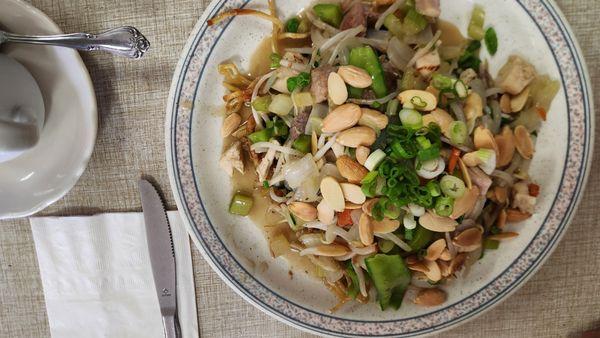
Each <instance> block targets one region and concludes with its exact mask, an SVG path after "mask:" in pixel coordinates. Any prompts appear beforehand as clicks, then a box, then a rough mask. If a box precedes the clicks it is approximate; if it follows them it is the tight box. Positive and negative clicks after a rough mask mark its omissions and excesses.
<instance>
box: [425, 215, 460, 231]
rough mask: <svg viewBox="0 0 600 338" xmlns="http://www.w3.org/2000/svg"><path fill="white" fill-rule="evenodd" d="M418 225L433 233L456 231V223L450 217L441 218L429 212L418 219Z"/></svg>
mask: <svg viewBox="0 0 600 338" xmlns="http://www.w3.org/2000/svg"><path fill="white" fill-rule="evenodd" d="M419 224H421V226H423V227H424V228H425V229H427V230H431V231H433V232H450V231H454V230H455V229H456V226H457V225H458V223H457V222H456V221H455V220H453V219H452V218H450V217H441V216H438V215H435V214H433V213H432V212H431V211H429V212H426V213H425V215H423V216H421V217H419Z"/></svg>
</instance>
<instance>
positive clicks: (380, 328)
mask: <svg viewBox="0 0 600 338" xmlns="http://www.w3.org/2000/svg"><path fill="white" fill-rule="evenodd" d="M473 3H480V4H482V5H483V6H484V7H485V8H486V10H487V13H488V15H487V17H486V23H487V24H490V25H493V26H494V27H495V29H496V30H497V32H498V36H499V41H500V48H499V52H498V54H497V55H496V56H495V57H494V58H492V59H490V62H491V71H492V74H494V75H495V73H496V72H497V70H498V68H499V67H500V66H501V65H502V64H503V63H504V62H505V61H506V59H507V56H508V55H510V54H512V53H518V54H521V55H524V56H525V57H526V58H527V59H529V60H530V61H532V62H533V63H534V64H535V65H536V67H537V69H538V70H539V71H540V72H542V73H548V74H550V75H551V76H552V77H554V78H556V79H560V80H561V84H562V87H561V90H560V91H559V93H558V95H557V97H556V99H555V100H554V102H553V105H552V107H551V110H550V112H549V115H548V120H547V121H546V122H545V123H544V126H543V128H542V131H541V133H540V134H539V138H538V143H537V144H538V147H537V153H536V155H535V158H534V160H533V163H532V167H531V175H532V176H533V177H534V178H535V180H536V181H537V182H539V184H540V185H541V186H542V187H543V191H542V195H541V196H540V198H539V205H538V207H537V213H536V214H535V215H534V216H533V217H532V218H531V219H529V220H528V221H526V222H524V223H523V224H521V225H519V226H518V231H519V233H520V236H519V237H518V238H516V239H514V240H511V241H508V242H506V243H503V244H502V246H501V249H500V250H497V251H495V252H489V253H486V256H485V257H484V258H483V259H482V260H480V261H478V262H477V263H476V264H475V265H474V266H473V267H472V268H471V269H470V272H469V273H468V274H466V275H465V276H463V277H462V278H460V279H459V280H457V281H455V282H453V283H451V284H449V285H448V286H447V287H445V289H446V290H447V292H448V294H449V298H448V301H447V302H446V303H444V304H443V305H441V306H438V307H434V308H422V307H417V306H415V305H413V304H411V303H410V302H408V301H405V302H404V304H403V305H402V307H401V309H400V310H399V311H385V312H381V311H380V310H379V308H378V306H377V304H376V303H375V302H373V303H371V304H368V305H356V304H351V305H347V306H344V307H343V308H342V309H341V310H340V311H338V312H336V313H335V314H330V313H329V312H328V309H329V308H330V307H331V306H332V305H333V304H335V303H336V301H335V299H334V296H333V295H331V294H330V293H329V291H327V290H326V289H325V288H324V287H323V286H322V284H321V283H320V282H318V281H315V280H313V279H311V278H310V277H307V276H305V275H303V274H301V273H296V274H295V275H294V278H293V279H290V278H289V276H288V273H287V272H288V269H289V267H288V265H287V263H286V262H285V261H283V260H281V259H278V260H274V259H272V258H271V257H270V255H269V250H268V248H267V243H266V241H265V239H264V236H263V234H262V233H261V231H260V230H259V229H258V228H257V227H256V226H254V225H253V224H252V222H251V221H250V220H247V219H241V218H238V217H233V216H231V215H230V214H228V212H227V206H228V203H229V200H230V198H231V193H232V186H231V183H230V182H229V178H228V177H227V175H225V174H224V173H223V172H222V171H221V170H220V169H219V167H218V159H219V155H220V152H221V146H222V144H221V137H220V135H219V131H220V125H221V123H222V118H221V117H219V116H218V115H217V114H213V113H212V112H216V111H218V109H219V107H221V106H222V104H223V102H222V100H221V97H222V95H223V94H224V89H223V88H222V87H221V86H220V85H219V84H220V82H221V77H220V75H219V74H218V72H217V65H218V64H219V63H220V62H222V61H223V60H227V59H234V60H240V62H241V66H242V68H243V67H244V66H248V62H249V57H250V56H251V55H252V53H253V51H254V50H255V49H256V46H257V45H258V43H259V42H260V41H261V40H262V39H263V38H264V37H265V36H266V35H267V34H269V32H270V23H267V22H264V21H260V20H258V19H255V18H250V17H237V18H234V19H232V20H227V21H226V22H225V23H222V24H219V25H217V26H215V27H207V25H206V19H207V18H209V17H212V16H214V15H215V14H216V13H219V12H222V11H224V10H226V9H229V8H240V7H250V8H253V7H259V8H263V9H264V8H265V3H264V2H263V1H250V0H234V1H226V0H215V1H213V3H212V4H211V5H210V6H209V7H208V8H207V9H206V11H205V14H204V16H203V17H202V18H201V19H200V20H199V22H198V24H197V26H196V28H195V29H194V31H193V33H192V34H191V36H190V39H189V41H188V43H187V45H186V47H185V49H184V51H183V54H182V57H181V60H180V62H179V65H178V67H177V70H176V71H175V75H174V79H173V84H172V87H171V94H170V98H169V102H168V107H167V113H168V119H167V125H166V139H167V142H166V143H167V154H168V155H167V156H168V158H167V160H168V167H169V172H170V176H171V183H172V187H173V190H174V194H175V196H176V199H177V204H178V206H179V210H180V211H181V213H182V216H183V218H184V220H186V224H187V227H188V230H189V232H190V234H191V236H192V238H193V239H194V241H195V243H196V244H197V246H198V247H199V248H200V249H201V251H202V252H203V254H204V257H205V258H206V259H207V260H208V262H209V263H210V264H211V266H212V267H213V268H214V269H215V271H217V272H218V273H219V275H220V276H221V277H222V278H223V280H224V281H225V282H226V283H227V284H228V285H230V286H231V287H232V288H233V289H234V290H235V291H237V292H238V293H239V294H240V295H241V296H242V297H244V298H245V299H246V300H248V301H249V302H250V303H252V304H254V305H255V306H257V307H258V308H259V309H261V310H263V311H265V312H267V313H268V314H270V315H272V316H274V317H275V318H278V319H280V320H282V321H284V322H286V323H288V324H291V325H293V326H295V327H298V328H301V329H304V330H307V331H310V332H313V333H317V334H325V335H333V336H416V335H422V334H427V333H431V332H434V331H439V330H443V329H447V328H449V327H451V326H454V325H457V324H459V323H462V322H464V321H465V320H468V319H470V318H473V317H474V316H476V315H478V314H480V313H482V312H483V311H485V310H487V309H490V308H491V307H492V306H494V305H495V304H498V302H499V301H501V300H502V299H504V298H505V297H507V296H508V295H509V294H510V293H512V292H514V291H515V290H516V288H518V287H519V286H520V285H522V284H523V283H524V282H525V281H526V280H527V279H528V278H529V277H530V276H531V275H532V274H533V273H534V272H535V271H536V270H537V269H538V268H539V266H540V265H541V264H542V262H543V261H544V260H545V259H546V257H548V255H549V254H550V252H551V251H552V250H553V249H554V248H555V247H556V244H557V243H558V241H559V240H560V238H561V236H562V235H563V234H564V231H565V230H566V228H567V226H568V223H569V221H570V219H571V217H572V215H573V212H574V210H575V208H576V206H577V203H578V201H579V199H580V196H581V191H582V189H583V187H584V185H585V181H586V177H587V174H588V171H589V166H590V163H591V159H590V157H591V154H592V145H593V134H592V132H593V130H594V116H593V107H592V93H591V88H590V83H589V76H588V73H587V71H586V67H585V64H584V61H583V58H582V56H581V52H580V50H579V48H578V46H577V42H576V41H575V39H574V37H573V34H572V32H571V30H570V29H569V27H568V25H567V23H566V21H565V19H564V17H563V16H562V14H561V13H560V11H559V10H558V8H557V6H556V4H555V3H554V2H553V1H548V0H541V1H540V0H518V1H516V0H503V1H497V0H478V1H472V0H471V1H469V0H453V1H450V0H442V8H443V10H442V17H443V18H445V19H446V20H449V21H451V22H453V23H455V24H456V25H457V26H458V27H460V28H461V29H462V30H463V33H465V32H464V31H465V30H466V26H467V23H468V20H469V14H468V13H470V12H471V8H472V6H473ZM308 4H309V1H307V0H303V1H294V2H291V1H288V2H284V1H279V2H278V9H279V15H280V16H281V17H287V16H290V15H292V14H294V13H296V12H298V11H299V10H300V9H301V8H302V7H303V6H306V5H308ZM492 13H493V14H492ZM465 35H466V34H465ZM263 263H266V264H267V265H266V266H268V268H267V269H265V264H263Z"/></svg>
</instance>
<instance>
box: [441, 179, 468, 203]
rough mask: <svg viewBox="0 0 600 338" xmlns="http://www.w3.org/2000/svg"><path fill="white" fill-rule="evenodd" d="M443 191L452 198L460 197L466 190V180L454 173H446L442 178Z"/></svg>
mask: <svg viewBox="0 0 600 338" xmlns="http://www.w3.org/2000/svg"><path fill="white" fill-rule="evenodd" d="M440 187H441V188H442V192H443V193H444V194H446V195H447V196H449V197H452V198H460V197H462V195H464V193H465V191H466V187H465V182H463V180H461V179H460V178H458V177H456V176H452V175H446V176H444V177H442V179H441V180H440Z"/></svg>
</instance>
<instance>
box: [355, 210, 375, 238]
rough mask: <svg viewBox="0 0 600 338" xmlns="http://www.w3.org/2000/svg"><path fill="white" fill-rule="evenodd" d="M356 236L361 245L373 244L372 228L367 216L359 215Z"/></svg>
mask: <svg viewBox="0 0 600 338" xmlns="http://www.w3.org/2000/svg"><path fill="white" fill-rule="evenodd" d="M358 235H359V237H360V241H361V242H362V244H364V245H371V244H373V226H372V224H371V218H370V217H369V215H367V214H362V215H360V219H359V220H358Z"/></svg>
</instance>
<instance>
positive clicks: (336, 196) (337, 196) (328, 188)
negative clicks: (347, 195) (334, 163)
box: [321, 176, 346, 212]
mask: <svg viewBox="0 0 600 338" xmlns="http://www.w3.org/2000/svg"><path fill="white" fill-rule="evenodd" d="M321 194H322V195H323V199H324V200H325V202H327V204H328V205H329V206H330V207H331V208H332V209H333V210H335V211H338V212H342V211H344V209H345V207H346V202H345V200H344V193H343V192H342V187H340V184H339V183H338V181H336V179H335V178H333V177H331V176H326V177H324V178H323V179H322V180H321Z"/></svg>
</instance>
